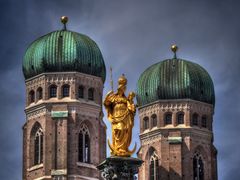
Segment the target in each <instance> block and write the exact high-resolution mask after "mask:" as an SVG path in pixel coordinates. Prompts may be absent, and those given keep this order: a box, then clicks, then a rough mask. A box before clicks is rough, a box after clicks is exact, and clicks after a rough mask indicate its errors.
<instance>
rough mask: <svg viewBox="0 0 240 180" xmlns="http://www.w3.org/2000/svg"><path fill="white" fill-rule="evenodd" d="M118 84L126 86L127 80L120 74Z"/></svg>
mask: <svg viewBox="0 0 240 180" xmlns="http://www.w3.org/2000/svg"><path fill="white" fill-rule="evenodd" d="M118 84H119V85H126V84H127V79H126V78H125V75H124V74H122V75H121V76H120V77H119V79H118Z"/></svg>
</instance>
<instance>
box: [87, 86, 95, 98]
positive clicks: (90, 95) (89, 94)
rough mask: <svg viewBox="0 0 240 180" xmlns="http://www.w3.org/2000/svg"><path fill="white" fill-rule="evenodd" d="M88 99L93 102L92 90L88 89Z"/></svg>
mask: <svg viewBox="0 0 240 180" xmlns="http://www.w3.org/2000/svg"><path fill="white" fill-rule="evenodd" d="M88 99H89V100H91V101H93V100H94V89H93V88H89V89H88Z"/></svg>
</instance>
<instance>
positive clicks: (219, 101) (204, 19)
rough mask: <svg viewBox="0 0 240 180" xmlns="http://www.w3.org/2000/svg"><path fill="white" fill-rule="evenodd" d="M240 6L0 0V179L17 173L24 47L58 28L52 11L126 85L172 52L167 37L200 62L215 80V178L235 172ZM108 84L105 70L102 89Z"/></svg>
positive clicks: (195, 0) (15, 179)
mask: <svg viewBox="0 0 240 180" xmlns="http://www.w3.org/2000/svg"><path fill="white" fill-rule="evenodd" d="M239 7H240V2H238V1H237V0H235V1H232V0H227V1H226V0H225V1H224V0H211V1H208V0H201V1H200V0H145V1H143V0H121V1H117V0H51V1H50V0H41V1H39V0H5V1H4V0H1V1H0V23H1V25H0V32H1V40H0V61H1V62H0V77H1V78H0V84H1V86H0V111H1V116H0V179H3V180H21V168H22V129H21V128H22V125H23V124H24V122H25V115H24V104H25V85H24V78H23V74H22V66H21V65H22V57H23V55H24V52H25V50H26V48H27V46H28V45H29V44H30V43H31V42H32V41H33V40H35V39H36V38H38V37H39V36H41V35H44V34H46V33H48V32H51V31H53V30H57V29H61V28H62V25H61V23H60V21H59V17H61V16H62V15H67V16H68V17H69V19H70V20H69V23H68V29H70V30H73V31H77V32H81V33H83V34H87V35H89V36H90V37H91V38H92V39H94V40H95V41H96V42H97V44H98V45H99V47H100V49H101V51H102V54H103V56H104V59H105V63H106V66H107V69H109V66H110V65H111V66H112V67H113V72H114V74H113V76H114V80H115V84H116V80H117V78H118V76H119V75H121V74H122V73H125V74H126V76H127V78H128V79H129V82H130V83H129V86H128V89H129V90H135V89H136V83H137V80H138V77H139V75H140V74H141V72H143V71H144V69H146V68H147V67H148V66H150V65H151V64H153V63H156V62H159V61H161V60H163V59H166V58H171V57H172V56H173V55H172V53H171V51H170V49H169V47H170V45H171V44H173V43H176V44H177V45H178V46H179V52H178V57H180V58H183V59H187V60H191V61H193V62H196V63H198V64H200V65H202V66H203V67H204V68H205V69H206V70H207V71H208V72H209V74H210V75H211V77H212V79H213V82H214V85H215V93H216V106H215V115H214V133H215V143H214V144H215V145H216V147H217V149H218V151H219V154H218V169H219V171H218V172H219V180H239V177H240V171H239V165H240V155H239V153H240V143H239V142H240V140H239V139H240V120H239V118H240V83H239V82H240V70H239V69H240V58H239V57H240V50H239V47H238V46H239V42H240V35H239V32H240V21H239V17H240V11H239ZM109 89H110V86H109V74H108V76H107V81H106V83H105V90H104V93H106V92H107V91H108V90H109ZM136 121H138V118H136ZM138 128H139V127H138V123H136V126H135V128H134V139H135V141H137V139H138V134H139V131H138ZM108 129H109V128H108Z"/></svg>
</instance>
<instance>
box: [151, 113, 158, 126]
mask: <svg viewBox="0 0 240 180" xmlns="http://www.w3.org/2000/svg"><path fill="white" fill-rule="evenodd" d="M151 120H152V127H156V126H157V115H156V114H153V115H152V116H151Z"/></svg>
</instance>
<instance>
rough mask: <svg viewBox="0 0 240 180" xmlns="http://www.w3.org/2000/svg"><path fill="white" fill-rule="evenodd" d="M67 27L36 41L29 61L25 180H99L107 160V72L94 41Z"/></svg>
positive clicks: (64, 20) (26, 70)
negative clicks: (100, 167) (100, 166)
mask: <svg viewBox="0 0 240 180" xmlns="http://www.w3.org/2000/svg"><path fill="white" fill-rule="evenodd" d="M62 23H63V24H64V28H63V29H62V30H58V31H54V32H51V33H49V34H47V35H45V36H42V37H40V38H38V39H37V40H35V41H34V42H33V43H32V44H31V45H30V46H29V47H28V49H27V51H26V54H25V56H24V60H23V73H24V76H25V79H26V81H25V82H26V95H27V98H26V108H25V112H26V123H25V124H24V126H23V179H24V180H71V179H72V180H80V179H81V180H88V179H89V180H90V179H91V180H94V179H100V174H99V172H98V170H97V169H96V165H98V164H99V163H100V162H101V161H102V160H103V159H105V157H106V126H105V124H104V122H103V120H102V118H103V117H102V105H101V104H102V93H103V83H104V81H105V76H106V70H105V64H104V60H103V57H102V54H101V52H100V50H99V48H98V46H97V45H96V43H95V42H94V41H93V40H91V39H90V38H89V37H88V36H86V35H83V34H79V33H76V32H72V31H69V30H67V29H66V23H67V17H63V18H62Z"/></svg>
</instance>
